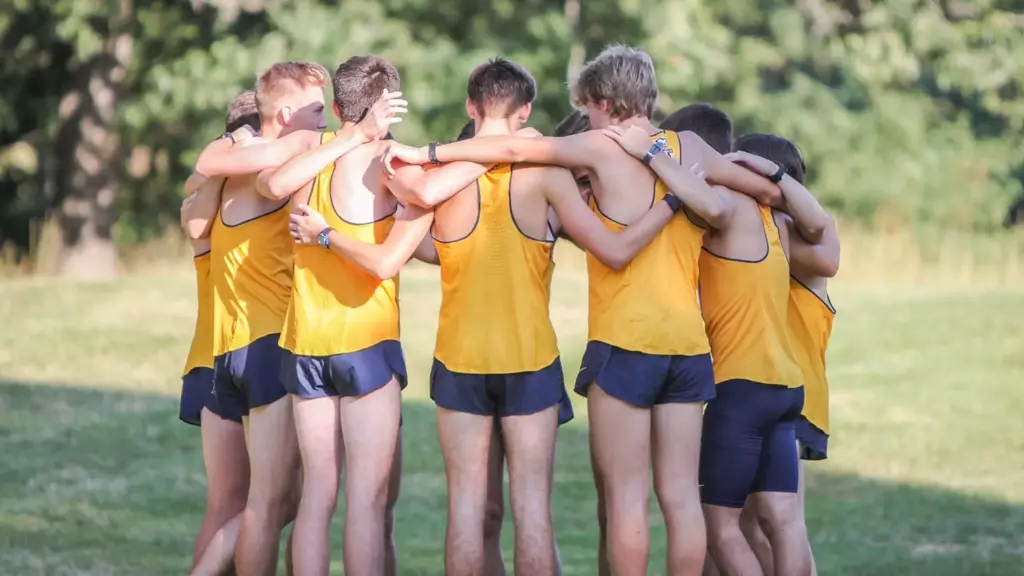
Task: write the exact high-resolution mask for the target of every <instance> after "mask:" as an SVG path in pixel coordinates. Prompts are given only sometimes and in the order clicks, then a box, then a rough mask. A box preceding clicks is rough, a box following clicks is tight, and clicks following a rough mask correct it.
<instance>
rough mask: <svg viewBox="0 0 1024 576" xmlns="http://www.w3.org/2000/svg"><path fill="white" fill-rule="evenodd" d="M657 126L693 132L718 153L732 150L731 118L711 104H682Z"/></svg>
mask: <svg viewBox="0 0 1024 576" xmlns="http://www.w3.org/2000/svg"><path fill="white" fill-rule="evenodd" d="M659 127H660V128H661V129H662V130H671V131H673V132H693V133H694V134H696V135H697V136H700V138H701V140H704V141H705V142H707V143H708V145H709V146H711V147H712V148H714V149H715V150H717V151H718V153H719V154H727V153H729V151H730V150H732V120H730V119H729V115H728V114H726V113H725V112H723V111H721V110H719V109H718V108H715V107H714V106H712V105H711V104H705V103H703V102H702V103H698V104H690V105H689V106H683V107H682V108H680V109H679V110H676V111H675V112H673V113H671V114H669V115H668V118H665V119H664V120H662V121H661V125H660V126H659Z"/></svg>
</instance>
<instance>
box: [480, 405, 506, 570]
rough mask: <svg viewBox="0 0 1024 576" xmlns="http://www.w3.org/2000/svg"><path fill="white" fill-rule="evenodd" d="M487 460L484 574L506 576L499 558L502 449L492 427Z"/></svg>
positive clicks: (497, 431)
mask: <svg viewBox="0 0 1024 576" xmlns="http://www.w3.org/2000/svg"><path fill="white" fill-rule="evenodd" d="M493 428H494V432H493V433H492V435H491V449H490V452H489V454H488V456H487V508H486V509H485V510H484V574H485V575H486V576H505V559H504V558H503V557H502V554H501V523H502V522H503V521H504V520H505V478H504V476H505V445H504V443H503V442H502V440H501V427H500V426H498V425H495V426H494V427H493Z"/></svg>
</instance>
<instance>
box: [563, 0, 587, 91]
mask: <svg viewBox="0 0 1024 576" xmlns="http://www.w3.org/2000/svg"><path fill="white" fill-rule="evenodd" d="M565 21H566V23H567V24H569V65H568V68H567V69H566V71H565V76H566V80H568V82H569V85H570V86H571V85H572V83H573V81H575V80H576V75H577V74H579V73H580V70H581V69H582V68H583V64H584V58H586V49H585V48H584V46H583V40H582V39H581V38H580V0H565Z"/></svg>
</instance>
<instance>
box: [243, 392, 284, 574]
mask: <svg viewBox="0 0 1024 576" xmlns="http://www.w3.org/2000/svg"><path fill="white" fill-rule="evenodd" d="M248 440H249V442H248V446H249V464H250V468H251V471H252V477H251V478H250V481H249V499H248V501H247V502H246V505H245V511H244V512H242V522H241V526H240V528H239V533H238V546H237V548H236V550H235V570H236V571H237V572H238V574H239V576H250V575H251V576H263V575H272V574H274V573H275V572H276V571H277V549H278V543H279V541H280V539H281V528H282V527H283V526H284V524H285V520H286V519H287V515H288V508H289V505H290V499H291V498H292V490H294V489H295V486H294V481H295V470H296V469H297V468H298V466H299V453H298V452H299V451H298V446H297V443H296V439H295V423H294V418H293V417H292V399H291V397H290V396H285V397H284V398H281V399H280V400H278V401H276V402H273V403H271V404H269V405H267V406H260V407H259V408H254V409H252V410H251V411H250V413H249V434H248Z"/></svg>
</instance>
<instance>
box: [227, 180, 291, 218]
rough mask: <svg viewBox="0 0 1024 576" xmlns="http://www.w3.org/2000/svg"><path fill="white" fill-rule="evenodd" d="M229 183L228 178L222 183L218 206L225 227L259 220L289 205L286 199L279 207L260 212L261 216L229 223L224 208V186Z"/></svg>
mask: <svg viewBox="0 0 1024 576" xmlns="http://www.w3.org/2000/svg"><path fill="white" fill-rule="evenodd" d="M227 184H228V179H227V178H225V179H224V180H223V181H222V182H221V183H220V204H219V205H218V206H217V217H218V218H220V224H221V226H223V227H225V228H238V227H239V226H242V225H244V224H248V223H249V222H252V221H254V220H259V219H260V218H263V217H264V216H270V215H271V214H273V213H274V212H277V211H278V210H280V209H282V208H284V207H285V206H287V205H288V200H285V201H284V204H281V205H280V206H278V207H277V208H274V209H273V210H271V211H269V212H264V213H263V214H260V215H259V216H253V217H252V218H249V219H248V220H242V221H241V222H239V223H238V224H228V223H227V222H225V221H224V210H223V208H224V187H225V186H227Z"/></svg>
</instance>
